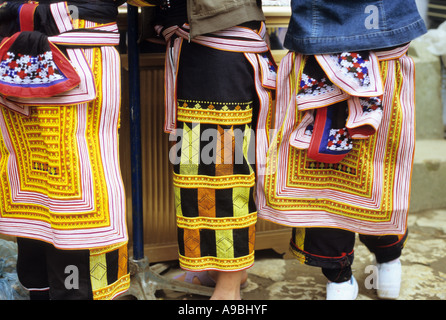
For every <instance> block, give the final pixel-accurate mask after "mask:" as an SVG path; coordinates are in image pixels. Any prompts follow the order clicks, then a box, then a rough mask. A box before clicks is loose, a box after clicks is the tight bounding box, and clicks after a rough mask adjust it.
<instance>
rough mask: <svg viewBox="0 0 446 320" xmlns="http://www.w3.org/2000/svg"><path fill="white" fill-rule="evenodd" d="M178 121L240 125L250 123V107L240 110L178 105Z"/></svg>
mask: <svg viewBox="0 0 446 320" xmlns="http://www.w3.org/2000/svg"><path fill="white" fill-rule="evenodd" d="M177 112H178V117H177V120H178V121H182V122H199V123H212V124H220V125H240V124H246V123H250V122H251V119H252V109H250V110H241V111H221V110H204V109H191V108H182V107H178V111H177Z"/></svg>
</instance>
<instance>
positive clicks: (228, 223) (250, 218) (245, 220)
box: [177, 212, 257, 230]
mask: <svg viewBox="0 0 446 320" xmlns="http://www.w3.org/2000/svg"><path fill="white" fill-rule="evenodd" d="M256 221H257V212H253V213H250V214H249V215H246V216H243V217H228V218H211V217H193V218H190V217H184V216H177V227H179V228H188V229H201V228H209V229H212V230H223V229H239V228H246V227H249V226H251V225H254V224H255V223H256Z"/></svg>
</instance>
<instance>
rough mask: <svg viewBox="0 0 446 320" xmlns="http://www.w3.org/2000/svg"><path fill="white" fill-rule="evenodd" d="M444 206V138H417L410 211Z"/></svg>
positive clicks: (445, 183)
mask: <svg viewBox="0 0 446 320" xmlns="http://www.w3.org/2000/svg"><path fill="white" fill-rule="evenodd" d="M439 208H446V140H443V139H436V140H417V141H416V145H415V157H414V167H413V173H412V189H411V197H410V212H419V211H424V210H431V209H439Z"/></svg>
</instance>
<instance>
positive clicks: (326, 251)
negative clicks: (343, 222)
mask: <svg viewBox="0 0 446 320" xmlns="http://www.w3.org/2000/svg"><path fill="white" fill-rule="evenodd" d="M407 235H408V231H406V233H405V234H404V235H383V236H371V235H362V234H360V235H359V240H360V241H361V242H362V243H363V244H364V245H365V246H366V247H367V248H368V249H369V250H370V252H371V253H373V254H374V255H375V257H376V261H377V262H378V263H384V262H389V261H391V260H394V259H396V258H398V257H399V256H400V255H401V252H402V250H403V248H404V244H405V242H406V239H407ZM355 241H356V234H355V233H354V232H350V231H347V230H341V229H333V228H294V229H293V232H292V238H291V241H290V249H291V251H292V252H293V254H294V255H295V256H296V257H297V258H298V259H299V260H300V261H301V262H303V263H305V264H307V265H310V266H315V267H320V268H322V273H323V274H324V275H325V276H326V277H327V279H328V280H330V281H333V282H344V281H347V280H348V279H350V277H351V275H352V270H351V265H352V263H353V258H354V246H355Z"/></svg>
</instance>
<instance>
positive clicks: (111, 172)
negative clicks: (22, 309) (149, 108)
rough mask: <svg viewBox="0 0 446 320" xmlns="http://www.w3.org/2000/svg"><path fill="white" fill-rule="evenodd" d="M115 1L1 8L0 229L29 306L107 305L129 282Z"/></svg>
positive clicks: (9, 3) (24, 3)
mask: <svg viewBox="0 0 446 320" xmlns="http://www.w3.org/2000/svg"><path fill="white" fill-rule="evenodd" d="M123 2H124V1H120V2H119V1H113V0H102V1H86V0H85V1H84V0H78V1H69V2H58V1H50V0H42V1H38V2H33V1H29V2H28V1H16V0H12V1H7V2H4V3H3V1H2V3H3V4H2V6H1V9H0V14H1V20H0V37H1V39H2V44H1V49H0V50H1V52H2V53H1V62H0V70H1V71H0V73H1V75H0V130H1V132H0V175H1V182H0V183H1V187H0V233H3V234H7V235H12V236H16V237H17V242H18V262H17V272H18V276H19V280H20V282H21V283H22V285H23V286H24V287H25V288H27V289H28V290H29V291H30V297H31V299H112V298H114V297H116V296H117V295H119V294H121V293H123V292H124V291H126V290H127V289H128V287H129V284H130V276H129V273H128V268H127V263H128V258H127V242H128V236H127V226H126V220H125V219H126V215H125V195H124V188H123V183H122V179H121V172H120V167H119V158H118V129H119V117H120V101H121V100H120V99H121V98H120V97H121V91H120V90H121V87H120V81H121V80H120V57H119V54H118V52H117V50H116V49H115V48H114V47H115V46H117V45H118V44H119V33H118V28H117V25H116V22H115V19H116V17H117V13H118V11H117V8H118V6H119V5H120V4H122V3H123ZM142 3H143V1H139V4H142ZM70 13H71V15H70Z"/></svg>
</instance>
